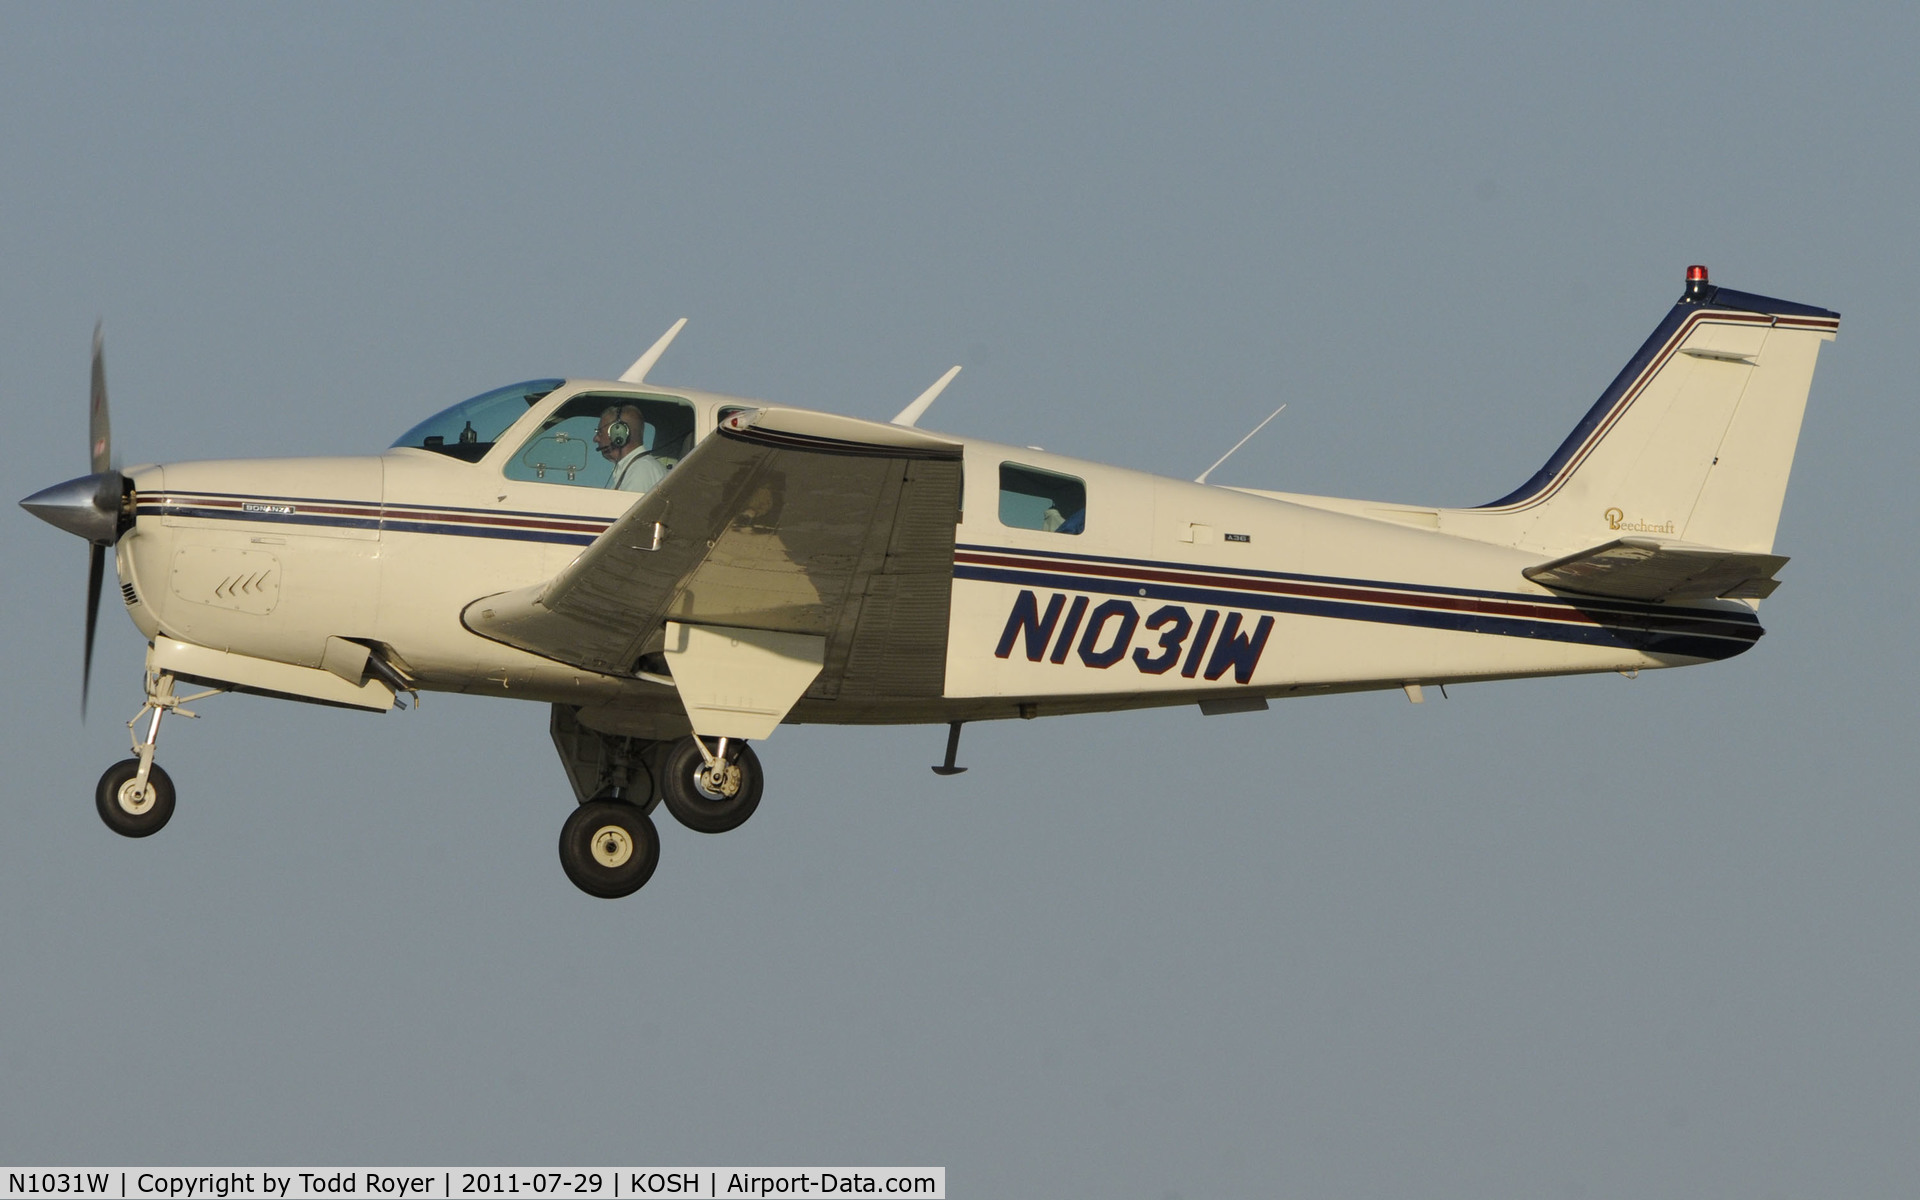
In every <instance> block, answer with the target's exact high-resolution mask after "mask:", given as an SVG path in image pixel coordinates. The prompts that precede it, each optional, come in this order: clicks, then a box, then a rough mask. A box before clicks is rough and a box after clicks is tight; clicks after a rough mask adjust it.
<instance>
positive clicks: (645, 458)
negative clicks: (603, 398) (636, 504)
mask: <svg viewBox="0 0 1920 1200" xmlns="http://www.w3.org/2000/svg"><path fill="white" fill-rule="evenodd" d="M645 428H646V426H645V423H644V422H643V421H642V420H641V417H640V410H639V409H638V408H635V407H634V406H633V405H631V404H616V405H613V406H611V407H609V408H608V409H607V410H606V411H605V412H603V413H601V414H600V428H599V429H598V430H596V431H595V432H594V435H593V444H594V446H595V447H596V448H597V449H598V450H599V451H600V456H601V457H602V458H604V459H606V460H607V461H608V462H610V463H612V464H613V476H612V477H611V478H610V479H608V480H607V486H608V487H610V488H613V489H615V490H617V491H622V492H645V491H649V490H651V489H652V487H653V485H654V484H656V483H659V482H660V481H661V480H662V479H665V478H666V477H667V468H666V467H665V466H663V465H661V462H660V460H659V459H657V458H655V457H654V456H653V455H651V454H648V453H647V450H646V447H645V446H644V445H643V444H642V443H641V438H640V435H641V431H642V430H643V429H645Z"/></svg>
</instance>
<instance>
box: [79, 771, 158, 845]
mask: <svg viewBox="0 0 1920 1200" xmlns="http://www.w3.org/2000/svg"><path fill="white" fill-rule="evenodd" d="M140 773H141V772H140V760H139V759H137V758H129V759H125V760H123V761H121V762H117V763H115V764H113V765H112V766H110V767H108V768H107V773H106V774H104V775H102V776H101V777H100V786H99V787H97V788H95V789H94V790H93V803H94V807H96V808H98V809H99V810H100V819H101V820H102V821H105V822H106V823H107V828H108V829H111V830H113V831H114V832H115V833H117V834H119V835H120V836H121V837H130V838H141V837H148V836H151V835H153V834H156V833H159V832H160V830H161V829H163V828H165V826H166V824H167V821H168V820H170V819H171V818H172V817H173V780H172V779H169V778H168V777H167V773H166V772H165V771H163V770H161V769H160V767H159V766H158V765H149V766H148V768H147V771H146V776H147V777H146V778H145V779H144V780H143V779H141V778H140V777H139V776H140Z"/></svg>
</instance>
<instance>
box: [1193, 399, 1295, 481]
mask: <svg viewBox="0 0 1920 1200" xmlns="http://www.w3.org/2000/svg"><path fill="white" fill-rule="evenodd" d="M1285 411H1287V406H1286V405H1284V404H1282V405H1281V406H1280V407H1279V408H1276V409H1274V410H1273V411H1272V412H1270V413H1268V414H1267V420H1266V421H1262V422H1260V423H1259V424H1258V425H1255V426H1254V427H1253V433H1249V434H1248V435H1247V436H1245V437H1243V438H1241V439H1240V440H1239V441H1237V442H1235V443H1234V444H1233V450H1238V449H1239V448H1240V447H1242V446H1244V445H1246V444H1247V443H1248V442H1250V441H1252V440H1253V434H1254V433H1259V432H1260V431H1261V430H1262V429H1265V428H1266V427H1267V421H1271V420H1273V419H1274V418H1275V417H1277V416H1279V415H1280V414H1281V413H1283V412H1285ZM1233 450H1229V451H1227V452H1226V453H1225V454H1222V455H1221V456H1220V457H1219V458H1217V459H1215V460H1214V463H1213V466H1211V467H1208V468H1207V469H1206V470H1204V471H1202V472H1200V474H1198V475H1196V476H1195V477H1194V480H1193V481H1194V482H1195V483H1205V482H1206V481H1207V476H1209V475H1211V474H1213V472H1214V470H1215V469H1216V468H1217V467H1219V465H1220V464H1221V463H1223V462H1225V461H1227V460H1228V459H1230V458H1232V457H1233Z"/></svg>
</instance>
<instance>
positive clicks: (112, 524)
mask: <svg viewBox="0 0 1920 1200" xmlns="http://www.w3.org/2000/svg"><path fill="white" fill-rule="evenodd" d="M125 485H126V477H125V476H124V475H122V474H121V473H120V472H118V471H102V472H100V473H99V474H98V475H82V476H81V477H80V478H78V479H69V480H67V481H66V482H65V483H56V484H54V485H53V486H52V487H50V488H47V489H45V490H43V491H38V492H35V493H34V494H33V495H31V496H28V497H27V498H26V499H25V500H22V501H21V502H20V507H21V508H24V509H26V510H27V511H28V512H30V513H32V514H33V515H34V516H36V517H39V518H40V519H41V520H42V521H45V522H46V523H47V524H49V525H51V526H53V527H54V528H56V529H64V530H66V531H67V532H68V533H71V534H76V535H78V536H80V537H83V538H85V539H87V540H88V541H89V542H93V543H94V544H96V545H100V546H111V545H113V543H114V542H115V541H116V540H117V539H118V538H119V536H120V497H121V495H122V494H123V493H124V491H125Z"/></svg>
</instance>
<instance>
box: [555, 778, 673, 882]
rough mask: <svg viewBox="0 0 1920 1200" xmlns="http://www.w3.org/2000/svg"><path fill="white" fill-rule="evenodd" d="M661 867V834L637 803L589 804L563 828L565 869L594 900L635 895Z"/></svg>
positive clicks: (574, 813)
mask: <svg viewBox="0 0 1920 1200" xmlns="http://www.w3.org/2000/svg"><path fill="white" fill-rule="evenodd" d="M659 865H660V831H659V830H657V829H655V828H654V827H653V820H652V819H651V818H650V817H648V816H647V814H646V813H643V812H641V811H640V810H639V809H638V808H635V807H634V806H633V805H631V804H624V803H622V802H620V801H618V800H589V801H587V802H586V803H585V804H582V805H580V806H579V807H578V808H575V809H574V810H573V812H572V813H570V814H568V816H567V823H566V824H564V825H562V826H561V827H560V866H561V868H562V869H563V870H565V871H566V873H567V878H568V879H571V880H573V886H575V887H577V888H579V889H580V890H581V891H583V892H585V893H586V894H587V895H589V896H598V897H600V898H601V899H602V900H617V899H619V898H620V897H621V896H631V895H633V894H634V893H635V892H637V891H639V890H640V889H641V888H642V887H644V886H646V882H647V880H649V879H651V878H653V869H654V868H655V867H657V866H659Z"/></svg>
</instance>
